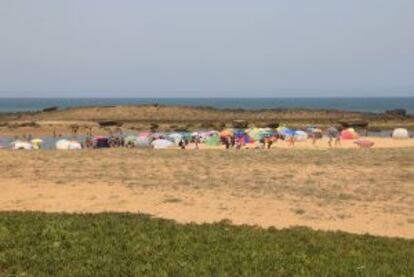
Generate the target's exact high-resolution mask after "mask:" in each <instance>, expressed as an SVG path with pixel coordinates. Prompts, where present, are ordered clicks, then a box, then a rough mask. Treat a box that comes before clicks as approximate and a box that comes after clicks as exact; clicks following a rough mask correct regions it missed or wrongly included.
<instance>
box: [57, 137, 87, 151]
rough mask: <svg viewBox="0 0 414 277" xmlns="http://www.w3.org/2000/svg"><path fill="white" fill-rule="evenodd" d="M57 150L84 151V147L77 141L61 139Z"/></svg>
mask: <svg viewBox="0 0 414 277" xmlns="http://www.w3.org/2000/svg"><path fill="white" fill-rule="evenodd" d="M56 149H59V150H79V149H82V145H81V144H80V143H79V142H77V141H69V140H67V139H61V140H58V141H57V142H56Z"/></svg>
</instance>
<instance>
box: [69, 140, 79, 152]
mask: <svg viewBox="0 0 414 277" xmlns="http://www.w3.org/2000/svg"><path fill="white" fill-rule="evenodd" d="M80 149H82V144H80V142H78V141H74V140H72V141H70V142H69V150H80Z"/></svg>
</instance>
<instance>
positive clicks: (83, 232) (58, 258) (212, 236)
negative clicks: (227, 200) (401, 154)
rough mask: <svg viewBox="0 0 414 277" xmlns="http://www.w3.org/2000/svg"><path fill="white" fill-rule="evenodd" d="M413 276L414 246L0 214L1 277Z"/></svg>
mask: <svg viewBox="0 0 414 277" xmlns="http://www.w3.org/2000/svg"><path fill="white" fill-rule="evenodd" d="M413 274H414V241H413V240H403V239H390V238H380V237H372V236H368V235H363V236H360V235H351V234H346V233H341V232H320V231H312V230H310V229H307V228H293V229H285V230H275V229H267V230H265V229H261V228H256V227H246V226H242V227H236V226H231V225H228V224H227V223H224V222H223V223H218V224H209V225H207V224H206V225H180V224H177V223H174V222H172V221H167V220H161V219H153V218H150V217H148V216H144V215H133V214H116V213H108V214H96V215H68V214H43V213H18V212H7V213H0V276H413Z"/></svg>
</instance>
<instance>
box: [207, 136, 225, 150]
mask: <svg viewBox="0 0 414 277" xmlns="http://www.w3.org/2000/svg"><path fill="white" fill-rule="evenodd" d="M206 144H207V145H208V146H210V147H214V146H219V145H220V144H221V140H220V137H219V136H216V135H214V136H210V137H208V138H207V139H206Z"/></svg>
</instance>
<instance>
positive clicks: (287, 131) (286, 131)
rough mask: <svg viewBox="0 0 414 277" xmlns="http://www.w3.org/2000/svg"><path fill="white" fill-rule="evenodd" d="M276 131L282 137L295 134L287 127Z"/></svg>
mask: <svg viewBox="0 0 414 277" xmlns="http://www.w3.org/2000/svg"><path fill="white" fill-rule="evenodd" d="M278 133H279V134H280V135H282V136H284V137H292V136H294V135H295V130H293V129H288V128H283V129H281V130H279V131H278Z"/></svg>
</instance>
